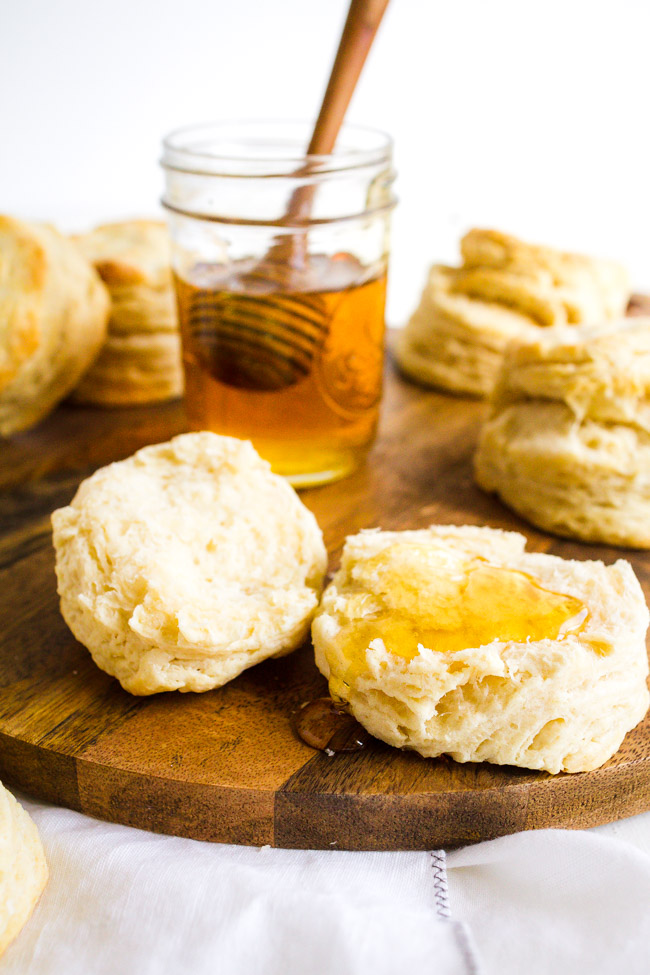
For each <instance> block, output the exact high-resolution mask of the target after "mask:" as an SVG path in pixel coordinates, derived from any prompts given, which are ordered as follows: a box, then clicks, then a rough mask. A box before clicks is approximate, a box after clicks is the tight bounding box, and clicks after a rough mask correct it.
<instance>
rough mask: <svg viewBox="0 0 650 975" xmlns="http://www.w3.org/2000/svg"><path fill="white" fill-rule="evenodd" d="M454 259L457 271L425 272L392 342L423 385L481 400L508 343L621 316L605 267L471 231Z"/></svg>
mask: <svg viewBox="0 0 650 975" xmlns="http://www.w3.org/2000/svg"><path fill="white" fill-rule="evenodd" d="M461 253H462V256H463V266H462V267H460V268H449V267H442V266H438V265H435V266H434V267H433V268H432V269H431V271H430V273H429V277H428V280H427V283H426V286H425V288H424V291H423V293H422V297H421V300H420V304H419V306H418V308H417V309H416V311H415V312H414V314H413V315H412V316H411V319H410V320H409V322H408V324H407V325H406V327H405V328H404V329H403V331H402V332H401V334H400V337H399V339H398V346H397V360H398V364H399V365H400V367H401V369H402V370H403V372H405V373H406V375H407V376H410V377H411V378H414V379H416V380H417V381H418V382H422V383H424V384H425V385H433V386H440V387H442V388H443V389H448V390H451V391H452V392H460V393H466V394H470V395H476V396H487V395H489V393H490V392H491V390H492V388H493V386H494V383H495V381H496V376H497V373H498V371H499V367H500V365H501V360H502V358H503V354H504V352H505V348H506V345H507V344H508V342H509V341H510V340H511V339H512V338H522V339H525V338H529V337H531V338H532V337H533V336H534V334H535V333H536V332H537V331H539V330H540V329H542V328H547V327H552V326H557V325H566V324H574V325H581V324H583V323H588V322H601V321H606V320H609V319H612V318H616V317H619V316H621V315H623V313H624V312H625V308H626V306H627V301H628V298H629V283H628V278H627V273H626V272H625V270H624V269H623V268H622V267H620V266H619V265H617V264H615V263H614V262H612V261H605V260H600V259H597V258H591V257H585V256H583V255H580V254H569V253H565V252H562V251H557V250H553V249H551V248H549V247H540V246H536V245H531V244H526V243H524V242H523V241H519V240H517V239H516V238H515V237H509V236H508V235H506V234H501V233H498V232H497V231H493V230H471V231H470V232H469V233H468V234H466V235H465V237H463V239H462V241H461Z"/></svg>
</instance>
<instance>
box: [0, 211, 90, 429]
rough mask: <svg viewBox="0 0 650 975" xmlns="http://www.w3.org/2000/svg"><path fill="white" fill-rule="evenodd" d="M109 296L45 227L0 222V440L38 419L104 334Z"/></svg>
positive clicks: (68, 245)
mask: <svg viewBox="0 0 650 975" xmlns="http://www.w3.org/2000/svg"><path fill="white" fill-rule="evenodd" d="M108 313H109V297H108V294H107V291H106V288H105V287H104V285H103V284H102V282H101V280H100V279H99V276H98V275H97V273H96V272H95V271H94V270H93V268H92V267H90V265H89V264H88V262H87V261H86V260H85V259H84V257H83V255H82V254H80V253H79V250H78V249H77V247H76V246H75V245H74V244H73V243H72V242H71V241H70V240H68V238H67V237H64V236H63V235H62V234H59V233H58V232H57V231H56V230H55V229H54V228H53V227H47V226H41V225H37V224H29V223H24V222H23V221H20V220H15V219H13V218H12V217H6V216H0V435H2V436H9V435H10V434H13V433H17V432H19V431H21V430H26V429H28V428H29V427H31V426H33V425H34V424H36V423H38V422H39V421H40V420H42V419H43V418H44V417H45V416H47V414H48V413H49V412H51V410H53V409H54V407H55V406H56V404H57V403H58V402H59V401H60V400H62V399H63V398H64V397H65V396H67V395H68V393H69V392H70V391H71V390H72V389H73V388H74V386H75V385H76V384H77V383H78V381H79V379H80V377H81V375H82V374H83V373H84V372H85V370H86V369H87V368H88V366H89V365H90V364H91V362H92V361H93V359H94V358H95V357H96V355H97V353H98V352H99V350H100V348H101V345H102V343H103V341H104V338H105V336H106V325H107V320H108Z"/></svg>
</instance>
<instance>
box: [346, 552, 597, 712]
mask: <svg viewBox="0 0 650 975" xmlns="http://www.w3.org/2000/svg"><path fill="white" fill-rule="evenodd" d="M437 555H438V556H439V557H442V559H443V561H442V563H441V564H439V565H438V566H437V569H436V570H435V571H432V570H431V568H430V566H431V562H430V561H429V565H428V566H427V559H428V560H431V558H432V557H433V558H434V559H435V556H436V550H435V549H434V550H433V551H432V550H431V548H429V547H425V546H420V545H417V544H412V543H397V544H396V545H392V546H389V547H388V548H386V549H384V550H383V551H382V552H380V553H379V554H378V555H377V556H375V557H374V558H371V559H369V560H367V561H366V562H364V563H363V564H362V565H361V567H360V574H359V575H358V576H357V579H358V589H359V592H358V595H355V594H354V593H352V595H351V596H348V608H349V609H350V608H351V610H352V615H353V616H354V617H355V618H354V619H353V621H352V622H349V623H347V624H345V625H344V626H343V627H342V628H341V630H340V631H339V633H338V635H337V638H336V646H335V650H334V652H335V653H336V654H337V655H338V656H339V657H340V660H341V663H342V665H343V666H342V672H343V676H342V677H335V676H332V678H331V680H330V690H331V691H332V693H333V695H334V696H335V697H336V696H338V693H339V691H340V692H341V695H340V696H341V697H345V693H344V690H343V688H341V687H338V690H337V686H338V685H339V683H340V682H342V683H343V684H346V683H350V682H351V681H353V680H354V679H355V678H357V677H358V676H360V675H361V674H363V673H364V672H365V671H366V670H367V660H366V649H367V648H368V646H369V645H370V644H371V643H372V642H373V641H374V640H381V641H383V644H384V646H385V648H386V650H387V651H388V652H389V653H391V654H392V655H394V656H396V657H401V658H402V659H403V660H407V661H409V660H413V658H414V657H416V656H418V654H419V653H420V648H421V647H425V648H427V649H429V650H432V651H434V652H443V653H455V652H458V651H462V650H467V649H472V648H478V647H481V646H485V645H486V644H489V643H492V642H493V641H495V640H497V641H499V642H510V641H512V642H515V643H526V642H529V641H531V642H533V641H535V642H536V641H539V640H562V639H563V638H565V637H566V636H567V635H569V634H576V633H580V632H581V631H583V630H584V628H585V625H586V622H587V619H588V615H589V614H588V611H587V607H586V606H585V605H584V603H583V602H582V601H581V600H579V599H577V598H575V597H574V596H570V595H567V594H566V593H562V592H555V591H553V590H550V589H546V588H544V587H543V586H542V585H540V583H539V582H538V581H537V580H536V579H534V578H533V577H532V576H530V575H528V574H527V573H525V572H521V571H519V570H516V569H509V568H504V567H502V566H495V565H492V564H490V563H489V562H488V561H486V560H484V559H481V558H475V557H473V558H467V557H464V558H458V557H455V558H454V557H451V556H450V555H449V553H448V552H444V553H441V552H440V551H437ZM369 590H370V591H369ZM593 649H594V651H595V652H603V650H604V648H603V647H599V645H598V644H597V643H594V644H593ZM336 669H339V668H336Z"/></svg>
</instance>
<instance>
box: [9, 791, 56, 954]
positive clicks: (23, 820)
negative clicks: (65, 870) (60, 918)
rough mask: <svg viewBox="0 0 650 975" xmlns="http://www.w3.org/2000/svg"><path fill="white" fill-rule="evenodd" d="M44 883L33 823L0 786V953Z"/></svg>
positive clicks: (42, 857)
mask: <svg viewBox="0 0 650 975" xmlns="http://www.w3.org/2000/svg"><path fill="white" fill-rule="evenodd" d="M46 883H47V864H46V862H45V854H44V853H43V847H42V845H41V841H40V839H39V836H38V833H37V831H36V826H35V825H34V823H33V822H32V820H31V819H30V817H29V816H28V815H27V813H26V812H25V810H24V809H23V807H22V806H20V805H19V804H18V803H17V802H16V800H15V799H14V797H13V796H12V795H11V793H10V792H7V790H6V789H5V788H3V786H2V785H0V955H1V954H2V953H3V951H4V950H5V948H6V947H7V946H8V945H9V944H10V943H11V942H12V941H13V940H14V938H15V937H16V935H17V934H18V932H19V931H20V930H21V929H22V927H23V926H24V924H25V923H26V922H27V920H28V919H29V916H30V915H31V913H32V911H33V910H34V907H35V905H36V902H37V900H38V898H39V897H40V895H41V893H42V892H43V889H44V887H45V884H46Z"/></svg>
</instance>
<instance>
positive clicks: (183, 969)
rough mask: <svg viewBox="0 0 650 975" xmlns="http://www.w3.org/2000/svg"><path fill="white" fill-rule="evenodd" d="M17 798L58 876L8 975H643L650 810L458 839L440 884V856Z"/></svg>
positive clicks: (647, 943)
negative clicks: (252, 837)
mask: <svg viewBox="0 0 650 975" xmlns="http://www.w3.org/2000/svg"><path fill="white" fill-rule="evenodd" d="M22 801H23V803H24V805H25V806H26V808H27V809H28V810H29V812H30V813H31V814H32V816H33V817H34V819H35V820H36V822H37V824H38V827H39V830H40V832H41V836H42V838H43V841H44V844H45V847H46V852H47V856H48V861H49V864H50V872H51V878H50V883H49V885H48V887H47V890H46V892H45V894H44V895H43V898H42V899H41V902H40V903H39V905H38V907H37V909H36V911H35V913H34V915H33V918H32V919H31V921H30V922H29V924H28V925H27V926H26V927H25V928H24V930H23V932H22V933H21V934H20V935H19V937H18V938H17V940H16V941H15V942H14V944H13V945H11V946H10V948H9V949H8V950H7V952H6V954H5V955H4V956H3V958H2V960H0V973H1V975H31V973H34V975H163V973H164V975H249V973H250V975H298V973H300V975H366V973H368V975H384V973H385V975H393V973H402V972H408V973H409V975H410V973H413V975H415V973H427V975H429V973H432V975H522V973H528V972H530V973H532V975H544V973H546V972H548V973H552V975H564V973H567V975H569V973H571V975H576V973H578V975H580V973H582V972H585V973H587V972H588V973H589V975H600V973H610V972H611V973H616V975H619V973H620V975H637V973H638V975H647V973H648V972H650V856H649V855H648V852H646V851H647V850H648V849H650V814H647V815H646V816H643V817H636V818H635V819H634V820H629V821H627V823H628V825H627V826H626V825H625V824H616V826H612V827H606V828H605V829H601V830H599V831H589V832H568V831H563V830H544V831H540V832H530V833H520V834H517V835H515V836H510V837H504V838H502V839H499V840H494V841H492V842H490V843H481V844H478V845H476V846H472V847H466V848H465V849H462V850H457V851H455V852H452V853H449V854H448V856H447V876H448V884H449V887H448V889H447V886H446V882H445V870H444V854H440V853H436V852H435V851H434V852H432V853H428V854H427V853H349V852H344V851H324V852H314V851H292V850H272V849H270V848H262V849H261V850H259V849H256V848H249V847H236V846H224V845H219V844H210V843H199V842H195V841H193V840H186V839H180V838H176V837H166V836H158V835H156V834H153V833H147V832H144V831H141V830H135V829H129V828H127V827H123V826H116V825H112V824H110V823H102V822H99V821H97V820H93V819H90V818H88V817H86V816H81V815H79V814H77V813H73V812H70V811H68V810H65V809H58V808H56V807H52V806H47V805H45V804H42V803H35V802H31V801H28V800H26V799H22ZM612 830H616V831H617V833H618V835H619V836H621V835H623V836H627V837H628V839H627V840H620V839H615V838H611V836H610V835H609V833H610V832H611V831H612ZM450 912H451V917H450V916H449V914H450Z"/></svg>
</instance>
